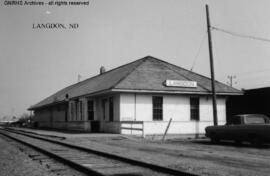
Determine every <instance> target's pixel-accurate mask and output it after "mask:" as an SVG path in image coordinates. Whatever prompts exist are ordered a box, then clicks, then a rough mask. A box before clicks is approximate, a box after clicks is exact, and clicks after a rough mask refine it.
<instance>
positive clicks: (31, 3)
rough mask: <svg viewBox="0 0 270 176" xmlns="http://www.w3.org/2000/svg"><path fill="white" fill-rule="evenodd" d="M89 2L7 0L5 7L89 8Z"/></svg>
mask: <svg viewBox="0 0 270 176" xmlns="http://www.w3.org/2000/svg"><path fill="white" fill-rule="evenodd" d="M89 4H90V2H89V1H75V0H73V1H62V0H60V1H53V0H51V1H36V0H35V1H33V0H32V1H14V0H5V1H4V5H5V6H45V5H47V6H88V5H89Z"/></svg>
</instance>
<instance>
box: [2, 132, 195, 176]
mask: <svg viewBox="0 0 270 176" xmlns="http://www.w3.org/2000/svg"><path fill="white" fill-rule="evenodd" d="M0 131H6V132H9V133H15V134H19V135H24V136H27V137H30V138H34V139H39V140H42V141H46V142H49V143H52V144H58V145H62V146H64V147H69V148H72V149H77V150H80V151H83V152H89V153H93V154H96V155H99V156H101V157H105V158H108V159H114V160H117V161H120V162H125V163H128V164H131V165H134V166H139V167H142V168H146V169H150V170H153V171H155V172H160V173H164V174H171V175H179V176H181V175H185V176H195V175H194V174H190V173H187V172H183V171H179V170H175V169H172V168H168V167H164V166H159V165H155V164H151V163H147V162H143V161H139V160H134V159H131V158H126V157H123V156H119V155H115V154H111V153H106V152H103V151H97V150H93V149H90V148H85V147H82V146H78V145H73V144H70V143H67V142H60V141H57V140H53V139H48V138H44V137H40V136H38V135H32V134H25V133H23V132H18V131H16V130H14V129H12V130H11V129H8V130H0ZM1 133H2V134H4V133H3V132H1ZM4 135H5V136H8V137H9V136H10V135H8V134H4ZM11 138H13V139H14V137H11ZM14 140H17V141H20V142H24V143H25V141H23V140H20V139H18V138H17V139H14ZM26 145H31V144H26ZM33 148H35V149H37V150H38V147H37V146H34V147H33ZM46 153H47V154H48V151H46V152H45V154H46ZM48 155H50V154H48ZM53 155H54V154H53V153H52V154H51V155H50V156H51V157H55V156H53ZM56 157H57V156H56ZM58 160H59V158H58ZM60 160H62V161H64V162H66V163H67V164H68V165H73V166H75V165H74V163H72V162H70V161H69V160H66V159H61V158H60ZM75 167H76V168H78V169H81V170H83V171H84V172H89V170H88V169H87V168H86V167H84V166H82V167H80V166H79V165H76V166H75ZM92 173H94V175H95V174H98V173H95V172H94V171H93V170H92Z"/></svg>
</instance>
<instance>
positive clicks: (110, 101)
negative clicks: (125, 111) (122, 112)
mask: <svg viewBox="0 0 270 176" xmlns="http://www.w3.org/2000/svg"><path fill="white" fill-rule="evenodd" d="M109 120H110V121H111V122H112V121H113V97H110V98H109Z"/></svg>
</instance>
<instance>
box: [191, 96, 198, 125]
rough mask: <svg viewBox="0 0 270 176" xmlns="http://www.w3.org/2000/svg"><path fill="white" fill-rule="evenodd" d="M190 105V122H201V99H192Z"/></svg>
mask: <svg viewBox="0 0 270 176" xmlns="http://www.w3.org/2000/svg"><path fill="white" fill-rule="evenodd" d="M194 101H195V103H194ZM189 105H190V120H191V121H200V97H190V98H189Z"/></svg>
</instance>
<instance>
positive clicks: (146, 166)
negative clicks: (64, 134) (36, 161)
mask: <svg viewBox="0 0 270 176" xmlns="http://www.w3.org/2000/svg"><path fill="white" fill-rule="evenodd" d="M0 133H1V134H2V135H4V136H7V137H9V138H11V139H13V140H16V141H17V142H20V143H22V144H24V145H27V146H29V147H31V148H33V149H35V150H37V151H39V152H42V153H44V154H46V155H48V156H50V157H52V158H54V159H56V160H58V161H60V162H62V163H64V164H67V165H69V166H71V167H72V168H74V169H76V170H78V171H81V172H84V173H86V174H88V175H91V176H92V175H93V176H107V175H111V176H123V175H130V176H140V175H147V176H148V175H149V176H154V175H155V176H159V175H160V176H161V175H162V176H163V175H177V176H182V175H183V176H195V175H194V174H190V173H187V172H183V171H179V170H175V169H171V168H167V167H163V166H158V165H154V164H150V163H146V162H142V161H138V160H134V159H129V158H125V157H122V156H118V155H114V154H110V153H105V152H100V151H96V150H92V149H89V148H84V147H80V146H76V145H72V144H69V143H66V142H61V141H57V140H53V139H49V138H46V137H41V136H39V135H35V134H29V133H25V132H22V131H17V130H14V129H0Z"/></svg>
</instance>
